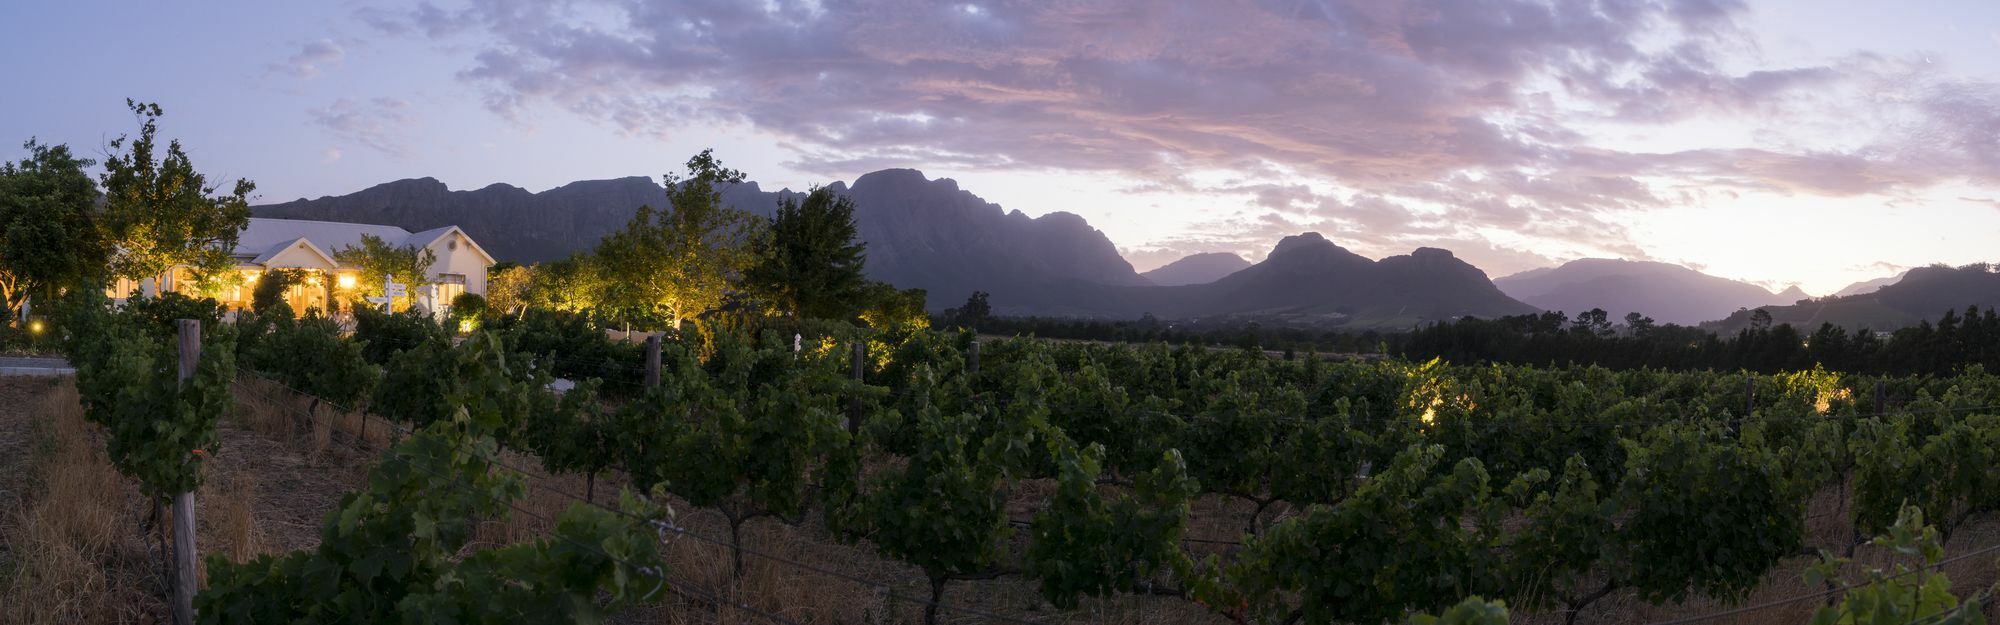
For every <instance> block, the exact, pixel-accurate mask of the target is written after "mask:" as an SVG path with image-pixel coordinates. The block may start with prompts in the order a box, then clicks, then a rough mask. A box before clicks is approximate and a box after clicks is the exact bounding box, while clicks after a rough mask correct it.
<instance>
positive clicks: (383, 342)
mask: <svg viewBox="0 0 2000 625" xmlns="http://www.w3.org/2000/svg"><path fill="white" fill-rule="evenodd" d="M354 339H355V340H356V341H359V342H361V343H363V345H362V348H361V355H362V357H363V358H365V359H367V360H368V362H371V363H375V364H378V365H379V364H386V363H388V362H389V360H390V358H391V357H393V356H395V355H396V353H397V352H402V351H406V350H411V349H415V348H418V347H423V346H428V345H449V344H450V343H451V331H450V329H448V328H446V327H444V326H443V325H441V324H439V323H438V322H437V320H436V319H433V318H431V316H430V315H426V314H424V313H422V312H409V311H406V312H400V313H385V312H382V311H379V310H375V309H372V308H366V307H360V308H355V309H354Z"/></svg>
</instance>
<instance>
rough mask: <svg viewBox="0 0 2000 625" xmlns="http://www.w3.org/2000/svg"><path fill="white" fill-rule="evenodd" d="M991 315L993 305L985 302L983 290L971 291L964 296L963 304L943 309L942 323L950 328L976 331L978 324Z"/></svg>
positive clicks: (984, 321)
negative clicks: (968, 294)
mask: <svg viewBox="0 0 2000 625" xmlns="http://www.w3.org/2000/svg"><path fill="white" fill-rule="evenodd" d="M992 317H993V305H992V304H989V303H987V301H986V292H985V291H973V292H972V296H971V297H967V298H965V304H963V305H961V306H959V307H957V308H946V309H945V310H944V325H945V326H946V327H952V328H966V329H969V330H973V331H978V330H979V326H980V325H982V324H984V323H986V321H987V320H988V319H990V318H992Z"/></svg>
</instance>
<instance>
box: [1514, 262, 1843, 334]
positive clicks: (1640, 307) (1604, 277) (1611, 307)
mask: <svg viewBox="0 0 2000 625" xmlns="http://www.w3.org/2000/svg"><path fill="white" fill-rule="evenodd" d="M1493 284H1494V285H1495V286H1498V287H1500V290H1501V291H1503V292H1505V293H1507V294H1508V295H1510V296H1513V297H1514V298H1515V299H1519V300H1521V301H1522V302H1526V303H1528V304H1531V305H1533V306H1536V307H1538V308H1542V309H1544V310H1559V311H1563V312H1566V313H1569V314H1570V315H1575V314H1576V313H1579V312H1583V311H1586V310H1590V309H1592V308H1601V309H1604V311H1605V312H1607V313H1610V314H1611V317H1612V318H1614V319H1617V318H1622V317H1624V316H1625V314H1626V313H1630V312H1638V313H1640V314H1644V315H1646V316H1648V317H1652V318H1653V320H1654V321H1657V322H1660V323H1676V324H1680V325H1694V324H1698V323H1701V322H1704V321H1713V320H1717V319H1721V318H1723V317H1727V316H1729V315H1730V314H1731V313H1734V312H1736V311H1737V310H1738V309H1742V308H1755V307H1758V306H1772V305H1782V304H1790V303H1793V302H1796V301H1798V300H1801V299H1805V298H1806V297H1807V295H1806V294H1805V293H1804V292H1802V291H1799V290H1798V289H1797V287H1793V288H1791V289H1789V290H1787V291H1785V292H1783V293H1777V294H1773V293H1771V292H1770V291H1767V290H1765V289H1764V288H1763V287H1760V286H1757V285H1754V284H1750V283H1747V282H1739V281H1736V280H1730V279H1727V278H1719V277H1715V276H1711V275H1708V274H1704V273H1701V272H1698V271H1695V270H1693V269H1689V268H1687V267H1682V266H1680V265H1674V264H1669V263H1661V262H1651V261H1632V260H1621V259H1612V258H1583V259H1578V260H1573V261H1570V262H1567V263H1564V264H1562V265H1561V266H1557V267H1548V268H1543V269H1533V270H1529V271H1524V272H1521V273H1517V274H1514V275H1510V276H1506V277H1502V278H1499V279H1496V280H1494V281H1493Z"/></svg>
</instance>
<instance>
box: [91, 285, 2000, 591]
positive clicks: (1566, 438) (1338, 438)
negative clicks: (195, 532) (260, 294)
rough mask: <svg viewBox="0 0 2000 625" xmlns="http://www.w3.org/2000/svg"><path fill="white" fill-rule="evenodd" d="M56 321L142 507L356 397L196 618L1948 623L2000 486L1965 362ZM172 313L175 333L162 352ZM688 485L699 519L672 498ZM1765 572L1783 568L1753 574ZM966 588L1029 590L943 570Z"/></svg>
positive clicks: (576, 328)
mask: <svg viewBox="0 0 2000 625" xmlns="http://www.w3.org/2000/svg"><path fill="white" fill-rule="evenodd" d="M66 314H68V315H70V317H69V318H68V319H67V326H66V327H70V328H76V329H78V330H76V331H73V332H72V333H71V334H70V336H69V337H68V338H67V344H66V346H65V347H66V351H67V352H68V353H70V354H71V358H72V360H73V362H74V363H75V364H76V368H77V388H78V391H79V394H80V396H81V397H82V402H83V404H84V406H85V410H86V414H87V416H88V417H89V418H90V419H91V420H92V421H93V422H96V423H98V424H100V425H101V427H102V428H103V431H104V432H105V435H104V441H105V445H106V446H107V449H108V453H109V455H110V456H111V457H112V458H113V459H114V461H115V462H116V464H117V466H118V468H119V470H120V471H121V472H122V473H125V474H126V475H128V476H129V477H130V478H131V479H134V480H136V481H138V482H139V483H140V484H141V490H142V491H143V492H145V493H147V495H148V496H149V497H152V498H153V499H155V500H156V501H160V502H162V504H161V505H164V503H165V502H166V501H167V500H168V499H169V498H171V497H172V496H173V495H174V494H175V493H182V492H187V491H190V490H191V489H193V488H194V487H196V486H198V485H199V481H200V479H201V476H202V470H201V465H202V463H203V462H204V459H205V458H206V457H207V455H208V454H211V453H214V452H215V449H214V445H215V442H216V437H215V435H214V430H215V427H216V421H217V420H218V419H219V418H221V417H222V413H224V412H226V411H228V410H229V409H230V408H229V402H228V401H226V400H225V399H222V398H226V397H228V396H229V395H231V394H232V393H235V394H238V395H241V394H245V393H255V394H259V395H263V394H268V393H269V392H270V389H273V388H276V389H282V391H283V392H285V393H288V394H294V395H295V396H297V397H303V398H307V401H308V402H309V403H308V405H307V406H306V407H304V408H303V409H302V410H299V411H298V413H297V414H298V418H299V419H301V420H310V419H319V418H325V417H324V415H330V414H361V413H367V414H372V415H377V416H379V417H380V418H381V419H382V420H384V421H386V422H387V423H382V422H380V421H378V422H377V425H376V427H377V430H376V431H375V432H373V436H370V432H368V431H367V428H368V427H369V426H368V425H366V424H368V423H369V422H370V420H366V419H363V420H359V421H358V422H357V423H359V424H361V425H360V430H358V431H348V432H342V435H343V436H345V437H346V438H347V442H348V443H351V444H353V445H356V446H360V447H363V448H364V449H365V450H367V451H368V452H369V453H373V454H376V455H377V456H378V460H377V462H376V464H375V465H374V466H373V467H372V468H371V469H370V470H369V476H368V478H367V480H366V484H365V486H364V487H363V488H361V489H360V490H358V491H356V492H352V493H349V494H347V495H346V496H344V497H343V498H342V499H341V501H340V503H339V505H338V507H337V508H336V509H334V510H331V511H329V512H328V513H327V514H326V516H325V519H324V521H323V524H322V525H321V527H320V529H319V533H320V540H319V542H318V544H317V546H315V547H313V548H311V549H306V550H301V551H294V552H290V553H286V554H281V555H271V556H263V557H259V558H255V559H248V560H245V561H240V562H239V561H233V560H232V559H230V558H226V557H224V556H223V555H220V554H211V555H210V556H209V559H208V561H207V575H208V577H207V584H206V587H205V588H203V589H202V590H201V592H200V593H199V595H198V596H196V597H195V598H194V605H193V607H194V611H195V613H196V614H197V615H198V619H199V620H200V622H206V623H250V622H256V623H270V622H289V623H306V622H334V621H339V622H386V621H402V622H458V623H501V622H509V623H512V622H595V621H597V620H600V619H603V618H613V619H637V618H642V617H641V616H639V615H643V614H647V613H658V611H661V610H665V611H666V612H667V613H672V612H673V610H674V607H673V606H683V607H686V606H701V607H700V608H699V609H698V610H697V611H700V610H706V611H708V613H711V614H716V613H730V614H731V617H730V620H731V622H772V623H793V622H831V620H843V619H828V618H827V617H824V616H823V615H819V614H816V613H812V612H809V611H803V610H787V609H785V606H783V605H777V606H773V605H772V603H773V602H771V601H767V600H764V599H760V598H759V597H757V596H755V594H756V593H755V591H754V589H751V588H749V587H747V586H744V585H741V584H737V585H734V586H732V585H731V584H729V583H726V580H727V579H730V578H733V579H738V580H740V579H742V578H743V577H744V576H745V575H746V570H747V569H751V568H756V567H769V566H775V567H781V568H786V569H788V570H792V571H793V572H794V574H795V575H796V576H797V577H796V579H801V580H812V581H810V582H807V583H815V584H819V583H824V584H833V583H839V584H846V585H854V586H858V587H864V588H866V589H868V592H871V593H874V594H876V595H879V596H880V598H881V599H882V601H883V603H885V604H887V605H893V606H901V607H900V608H899V609H890V610H886V611H883V612H879V613H870V614H868V615H866V616H864V617H862V618H861V619H859V620H866V621H869V622H911V621H915V622H923V623H927V624H928V623H937V622H1004V623H1054V622H1072V621H1078V620H1083V621H1089V620H1093V617H1092V614H1093V612H1092V611H1091V610H1092V609H1093V608H1092V606H1101V605H1102V603H1103V602H1105V601H1115V600H1122V599H1121V598H1131V599H1133V600H1143V601H1147V602H1151V604H1154V605H1164V606H1169V607H1164V608H1159V609H1160V610H1164V611H1162V612H1155V613H1154V614H1167V615H1171V616H1166V617H1156V618H1162V619H1166V620H1185V619H1190V618H1208V619H1212V620H1213V621H1214V622H1239V623H1274V624H1276V623H1385V622H1398V623H1400V622H1421V623H1432V622H1437V623H1504V622H1508V620H1509V618H1510V611H1511V613H1512V614H1511V617H1512V618H1514V619H1523V618H1526V619H1529V620H1533V621H1536V622H1595V621H1598V620H1601V619H1604V618H1607V617H1608V613H1607V608H1606V603H1607V602H1609V601H1611V600H1612V598H1624V599H1629V600H1631V601H1636V602H1643V603H1646V604H1652V605H1662V606H1668V605H1678V604H1690V603H1691V602H1703V603H1702V605H1716V606H1719V607H1717V608H1715V609H1714V610H1711V611H1701V612H1694V611H1690V612H1688V613H1687V616H1686V617H1683V618H1681V619H1680V620H1677V621H1673V622H1701V621H1706V620H1711V619H1716V618H1742V619H1745V620H1744V621H1743V622H1764V621H1765V619H1763V618H1760V615H1768V614H1770V613H1769V612H1764V611H1766V610H1772V609H1780V608H1782V609H1788V610H1791V611H1790V612H1788V613H1791V614H1799V613H1801V612H1800V611H1799V610H1802V609H1804V610H1809V611H1808V612H1804V613H1810V614H1812V617H1811V619H1812V622H1814V623H1926V624H1929V623H1977V622H1983V619H1984V618H1985V613H1984V612H1982V610H1983V608H1982V606H1983V605H1984V602H1985V601H1986V599H1987V598H1988V596H1989V593H1990V591H1989V590H1986V589H1982V588H1979V587H1976V585H1973V586H1968V585H1965V584H1960V585H1958V586H1954V585H1953V583H1952V581H1951V580H1950V579H1948V578H1947V577H1946V576H1945V575H1944V573H1942V571H1941V569H1942V568H1943V567H1944V566H1945V565H1948V564H1953V563H1958V562H1969V563H1971V564H1972V565H1976V566H1974V568H1973V569H1971V570H1976V571H1979V572H1980V573H1979V575H1980V577H1978V578H1977V579H1983V580H1988V581H1990V580H1991V579H1992V575H1991V571H1992V570H1993V568H1994V567H1993V566H1992V565H1993V563H1994V561H1995V560H2000V545H1970V546H1968V545H1966V544H1961V543H1965V541H1966V538H1965V536H1966V535H1967V534H1968V532H1966V531H1965V530H1966V529H1967V528H1970V527H1973V526H1974V525H1977V524H1978V523H1980V522H1981V521H1983V520H1986V519H1987V517H1988V516H1989V513H1991V512H1994V511H1995V510H2000V462H1996V461H2000V457H1996V456H2000V376H1996V375H1993V374H1989V373H1987V372H1985V371H1984V370H1982V369H1979V368H1978V367H1971V368H1968V369H1966V370H1963V371H1961V372H1959V373H1958V374H1956V375H1952V376H1942V377H1936V376H1925V377H1875V376H1854V375H1844V374H1840V373H1836V372H1829V371H1824V370H1819V369H1814V370H1808V371H1800V372H1793V373H1787V374H1780V375H1745V374H1742V373H1730V372H1722V373H1711V372H1671V373H1669V372H1658V371H1647V370H1638V371H1621V372H1614V371H1610V370H1605V369H1601V368H1595V367H1567V368H1531V367H1515V366H1483V367H1465V366H1453V365H1450V364H1448V363H1442V362H1436V361H1432V362H1424V363H1416V362H1399V361H1374V362H1335V361H1328V360H1323V359H1320V358H1316V357H1309V356H1303V357H1299V358H1295V359H1286V358H1280V357H1273V356H1271V355H1268V354H1265V353H1263V352H1251V351H1229V350H1211V349H1201V348H1193V347H1173V346H1166V345H1152V346H1107V345H1094V344H1079V343H1056V342H1049V341H1041V340H1035V339H1031V338H1013V339H1003V340H987V341H976V340H975V337H974V336H972V335H969V334H954V333H943V332H933V331H917V332H902V333H881V332H874V333H868V332H862V331H859V330H854V329H852V328H838V329H828V328H816V330H818V331H811V332H808V331H806V330H805V329H797V328H795V329H792V330H789V331H783V332H780V331H772V330H768V329H767V330H763V331H756V330H750V329H742V330H733V331H731V330H720V331H714V332H705V333H689V334H687V335H685V336H683V337H682V338H681V339H680V340H667V341H663V342H662V341H657V340H655V341H654V342H651V343H649V344H647V345H646V346H644V347H641V346H639V345H635V344H628V343H622V342H613V341H609V340H606V339H605V338H604V335H603V333H602V332H601V331H598V330H595V329H593V328H592V327H591V326H590V325H589V324H588V323H585V322H583V321H582V320H581V319H579V318H575V317H569V316H565V315H561V314H555V313H544V312H540V311H529V312H528V313H527V314H525V315H522V316H518V317H511V318H507V319H502V320H498V321H496V322H494V323H491V324H489V325H488V327H487V328H485V329H483V330H481V331H478V332H474V333H471V334H470V336H465V337H454V336H452V334H451V333H449V332H446V331H444V330H443V329H440V328H438V327H437V326H435V325H434V324H431V323H430V322H428V321H426V320H425V319H423V318H421V317H417V316H409V315H382V314H370V315H364V317H363V318H362V319H361V323H360V326H359V328H358V329H357V330H356V331H355V332H354V333H353V335H352V336H348V335H345V334H344V333H343V332H342V331H341V329H340V328H339V326H338V325H337V324H334V323H332V322H331V321H328V320H326V319H323V318H319V317H316V316H307V317H305V318H296V319H295V318H293V317H292V316H291V315H290V314H289V312H279V313H276V314H264V315H251V314H245V315H244V316H243V317H242V318H239V319H237V320H236V321H235V323H234V324H233V325H231V324H222V323H219V315H218V314H217V312H216V311H215V310H213V309H212V308H206V309H205V308H203V307H202V306H201V305H200V304H199V303H196V302H187V301H184V300H176V299H174V298H171V297H170V298H168V299H165V300H160V301H158V302H144V301H142V302H139V303H137V304H135V305H133V306H130V307H128V308H127V309H126V310H125V311H123V312H117V313H111V312H106V311H105V310H104V309H103V307H102V306H99V305H93V304H91V303H88V302H86V303H84V304H82V305H76V306H74V307H73V308H72V309H71V310H69V311H67V312H66ZM177 319H194V320H198V322H199V323H200V325H201V326H202V327H204V328H208V329H209V330H208V331H207V332H206V333H205V334H203V335H202V337H203V341H202V343H201V346H200V349H201V358H200V361H199V362H200V365H199V367H198V368H196V369H195V370H194V371H193V372H192V373H191V375H182V376H179V378H176V376H175V372H174V367H173V366H172V365H173V362H172V360H173V359H172V358H171V348H172V344H171V338H172V332H171V331H170V330H169V328H172V327H174V325H175V324H174V322H175V320H177ZM558 380H568V381H573V382H575V386H574V388H568V387H567V385H558V384H557V381H558ZM559 387H560V388H566V389H567V390H566V391H563V392H557V391H554V390H552V389H554V388H559ZM378 440H379V441H386V443H387V444H383V445H377V444H376V443H374V442H373V441H378ZM377 447H380V448H377ZM551 475H553V476H569V477H570V478H572V479H571V480H570V481H568V482H563V483H574V481H575V478H580V479H581V482H582V484H583V488H581V489H572V488H563V487H560V486H551V484H554V483H556V482H551V481H550V480H546V479H538V478H539V477H546V476H551ZM533 489H551V490H556V491H558V492H556V493H555V494H556V495H559V496H560V498H561V499H562V500H563V501H564V502H565V504H566V507H565V508H564V509H563V510H561V511H560V512H558V513H555V514H553V515H545V516H547V517H548V518H545V519H542V520H543V521H545V522H546V525H547V527H549V528H550V531H548V532H547V533H546V534H545V535H542V536H538V537H533V538H530V539H527V540H522V541H519V542H517V543H514V544H509V545H504V546H490V545H475V544H474V541H473V540H472V538H473V536H474V534H475V533H476V532H477V529H478V527H479V525H480V524H481V523H482V522H484V521H487V520H490V519H494V518H500V517H506V516H509V515H521V514H541V513H539V512H536V511H535V510H532V509H527V508H524V507H523V506H521V505H520V502H521V501H523V500H525V499H526V498H528V497H529V496H530V491H531V490H533ZM706 515H713V516H719V517H720V522H718V523H712V524H705V525H708V526H712V527H714V528H715V529H716V530H718V531H701V530H697V529H693V528H692V526H693V525H694V524H693V523H691V522H690V520H691V519H692V518H694V517H697V516H706ZM774 525H781V526H785V527H798V528H804V529H803V530H802V531H803V532H805V533H807V534H809V535H811V536H816V537H820V538H821V539H823V541H824V542H827V543H835V544H841V545H846V546H847V548H849V549H852V550H855V551H860V552H871V553H873V554H875V556H878V557H880V558H882V559H885V560H889V561H893V562H896V563H899V565H900V566H901V567H903V569H902V570H907V571H911V572H914V575H915V576H916V577H917V579H915V580H914V581H915V583H914V584H913V583H910V582H911V581H913V580H910V579H881V578H875V577H870V576H868V575H864V574H862V573H857V572H854V571H853V570H852V569H850V568H849V567H844V566H840V565H837V564H828V563H825V562H817V563H816V562H807V561H801V560H800V559H798V558H795V557H791V556H787V555H785V554H783V553H779V552H777V551H776V550H774V549H772V548H770V546H769V545H766V544H763V543H760V542H759V540H758V537H760V536H765V535H768V534H766V533H760V532H758V531H756V530H757V528H760V527H771V526H774ZM1955 538H1956V539H1957V540H1954V539H1955ZM683 542H698V543H703V544H708V545H711V546H714V547H716V548H717V549H719V550H720V551H719V552H718V553H722V554H725V555H724V556H723V557H724V558H726V560H727V561H726V562H725V563H723V564H722V565H720V566H723V567H724V568H725V569H726V570H727V571H728V573H727V574H726V575H725V576H724V577H725V583H721V584H695V583H687V582H686V581H685V578H684V576H682V575H681V574H680V573H677V571H676V566H677V565H678V564H681V563H680V562H677V561H676V560H675V559H674V558H672V557H669V555H670V554H669V551H671V550H672V549H675V548H676V545H678V544H680V543H683ZM1947 545H1949V546H1950V547H1951V548H1952V550H1953V552H1955V553H1956V554H1957V555H1953V556H1950V557H1949V558H1947V557H1946V556H1945V554H1946V553H1947V552H1946V551H1945V547H1946V546H1947ZM1800 561H1804V562H1806V563H1807V564H1806V565H1804V566H1803V569H1802V572H1801V573H1800V574H1799V578H1798V579H1795V580H1794V581H1795V582H1798V583H1799V584H1801V585H1800V586H1798V587H1799V588H1803V589H1806V590H1804V591H1801V592H1798V593H1792V594H1790V595H1787V596H1785V597H1781V598H1778V599H1772V600H1763V599H1762V598H1761V597H1764V595H1756V592H1755V591H1757V590H1758V589H1759V587H1760V586H1761V585H1764V584H1765V583H1766V582H1767V581H1768V580H1769V579H1771V576H1772V575H1773V574H1774V572H1776V571H1779V570H1781V569H1784V567H1785V563H1786V562H1792V563H1794V564H1797V563H1798V562H1800ZM1794 569H1797V567H1796V566H1795V567H1794ZM1794 569H1784V570H1794ZM1960 570H1966V569H1960ZM996 580H1014V581H1016V582H1018V583H1019V584H1020V585H1021V586H1022V587H1023V588H1027V589H1029V590H1030V591H1032V594H1033V595H1034V597H1035V598H1034V599H1033V600H1031V601H1023V600H1018V599H1017V600H1010V601H1006V602H997V603H996V602H990V601H988V602H981V601H976V600H974V599H973V598H972V597H971V596H970V595H973V594H978V593H971V592H967V591H965V590H964V589H965V588H967V587H977V588H980V589H986V588H990V585H991V584H992V583H994V582H995V581H996ZM955 590H956V592H955ZM982 592H983V590H982ZM1753 596H1758V597H1760V599H1759V600H1758V601H1751V598H1752V597H1753ZM1621 600H1622V599H1621ZM779 603H780V604H782V602H779ZM1024 604H1026V605H1028V606H1029V607H1028V608H1027V609H1023V607H1022V606H1023V605H1024ZM1041 605H1045V606H1046V609H1043V608H1041V607H1035V606H1041ZM687 609H695V608H687ZM628 610H633V611H636V612H634V613H633V614H631V615H620V614H619V613H620V612H621V611H628Z"/></svg>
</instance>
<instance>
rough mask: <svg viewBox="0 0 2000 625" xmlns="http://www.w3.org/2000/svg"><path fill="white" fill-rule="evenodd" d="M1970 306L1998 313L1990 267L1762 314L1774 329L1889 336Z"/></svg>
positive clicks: (1931, 273) (1726, 328) (1933, 274)
mask: <svg viewBox="0 0 2000 625" xmlns="http://www.w3.org/2000/svg"><path fill="white" fill-rule="evenodd" d="M1968 306H1978V307H1981V308H1988V307H2000V273H1994V268H1993V266H1992V265H1987V264H1978V265H1967V266H1965V267H1957V268H1953V267H1947V266H1944V265H1932V266H1930V267H1918V268H1916V269H1911V270H1910V271H1909V273H1905V274H1903V279H1902V280H1900V281H1898V282H1896V283H1895V284H1891V285H1888V286H1884V287H1881V288H1880V289H1877V290H1875V291H1873V292H1869V293H1862V294H1859V295H1848V296H1844V297H1824V298H1820V299H1816V300H1811V301H1808V302H1805V303H1801V304H1794V305H1790V306H1765V307H1763V310H1764V311H1766V312H1769V313H1771V322H1772V323H1773V324H1780V323H1789V324H1792V326H1794V327H1797V328H1800V329H1801V330H1803V331H1806V332H1810V331H1812V330H1813V329H1814V328H1818V327H1819V326H1820V324H1822V323H1831V324H1833V325H1835V326H1838V327H1841V328H1846V329H1849V330H1854V329H1860V328H1866V329H1869V330H1876V331H1889V330H1895V329H1898V328H1903V327H1907V326H1912V325H1916V324H1917V323H1918V322H1921V321H1924V320H1936V319H1937V318H1939V317H1940V316H1943V315H1944V313H1945V311H1959V312H1964V310H1965V308H1966V307H1968ZM1754 313H1755V310H1754V309H1752V310H1743V311H1738V312H1737V313H1736V314H1733V315H1730V316H1729V317H1728V318H1727V319H1723V320H1721V321H1716V322H1713V323H1707V324H1703V326H1702V327H1705V328H1710V329H1713V330H1716V331H1718V332H1722V333H1734V332H1736V331H1738V330H1742V329H1743V328H1747V327H1749V326H1750V320H1751V316H1752V315H1753V314H1754Z"/></svg>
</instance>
